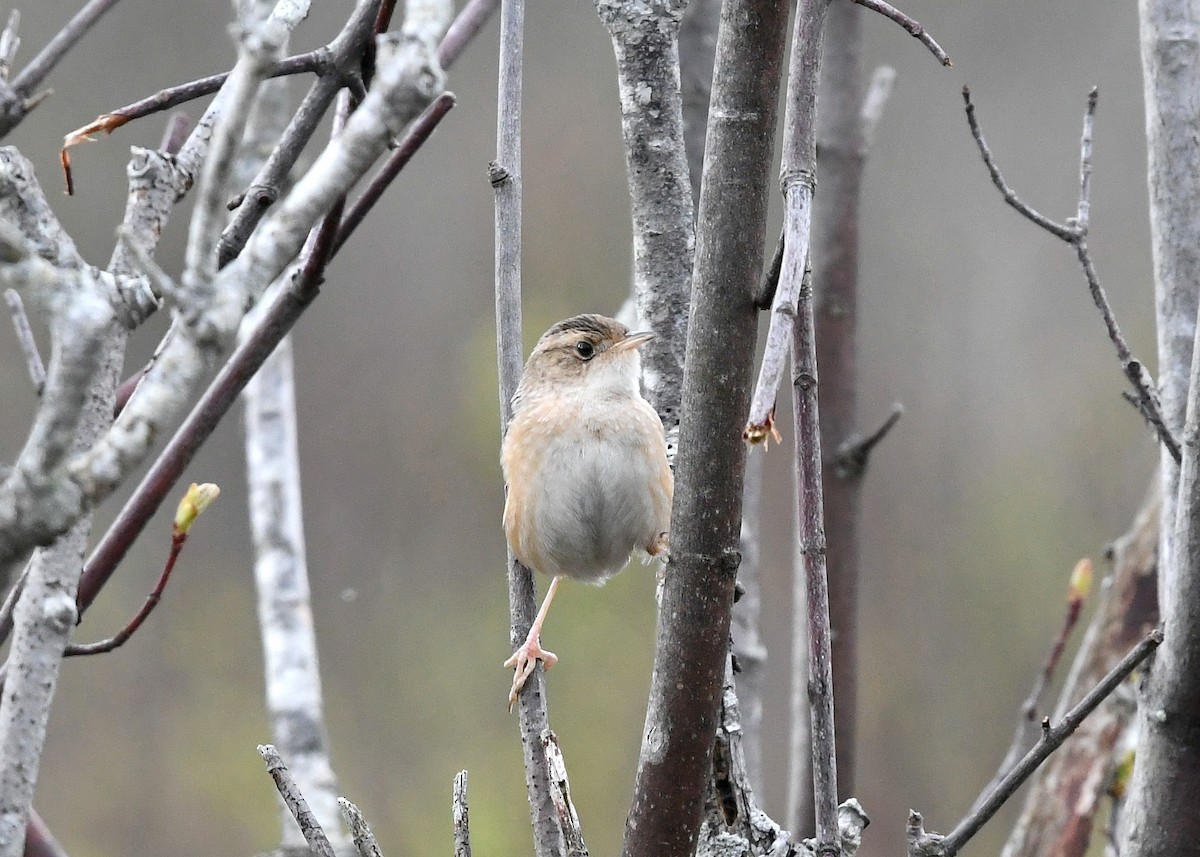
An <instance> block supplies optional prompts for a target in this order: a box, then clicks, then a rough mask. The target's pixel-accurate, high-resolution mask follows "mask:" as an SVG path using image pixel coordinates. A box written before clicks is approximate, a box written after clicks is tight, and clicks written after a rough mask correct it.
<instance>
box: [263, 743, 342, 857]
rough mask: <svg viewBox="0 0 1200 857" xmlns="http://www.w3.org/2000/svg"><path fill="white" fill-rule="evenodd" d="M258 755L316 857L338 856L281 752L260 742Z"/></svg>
mask: <svg viewBox="0 0 1200 857" xmlns="http://www.w3.org/2000/svg"><path fill="white" fill-rule="evenodd" d="M258 755H260V756H262V758H263V761H264V762H266V764H267V773H268V774H270V775H271V779H273V780H274V781H275V788H277V789H279V796H280V797H282V798H283V802H284V803H285V804H287V808H288V809H289V810H291V813H292V816H293V817H294V818H295V819H296V823H297V824H299V825H300V832H301V833H303V834H304V839H305V841H307V842H308V847H309V848H311V849H312V853H313V854H314V855H316V857H337V853H336V852H335V851H334V850H333V846H332V845H330V844H329V838H328V837H327V836H326V835H325V831H324V830H322V829H321V825H320V823H318V822H317V819H316V816H314V815H313V814H312V810H310V809H309V808H308V801H306V800H305V799H304V795H302V794H301V793H300V790H299V789H298V788H296V782H295V780H293V779H292V775H291V774H290V773H289V772H288V769H287V765H285V764H284V763H283V759H282V758H280V756H279V753H278V752H276V750H275V748H274V747H273V746H271V745H270V744H259V745H258Z"/></svg>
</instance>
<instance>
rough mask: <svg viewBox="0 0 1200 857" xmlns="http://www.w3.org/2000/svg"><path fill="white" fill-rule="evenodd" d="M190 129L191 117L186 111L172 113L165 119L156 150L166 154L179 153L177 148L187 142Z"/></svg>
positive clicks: (180, 147)
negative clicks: (165, 123) (164, 125)
mask: <svg viewBox="0 0 1200 857" xmlns="http://www.w3.org/2000/svg"><path fill="white" fill-rule="evenodd" d="M191 131H192V120H191V117H189V116H188V115H187V114H186V113H172V114H171V116H170V118H169V119H167V125H166V127H165V128H163V135H162V140H161V142H159V144H158V150H159V151H160V152H165V153H166V154H168V155H177V154H179V150H180V149H182V148H183V144H184V143H185V142H187V138H188V135H189V134H190V133H191Z"/></svg>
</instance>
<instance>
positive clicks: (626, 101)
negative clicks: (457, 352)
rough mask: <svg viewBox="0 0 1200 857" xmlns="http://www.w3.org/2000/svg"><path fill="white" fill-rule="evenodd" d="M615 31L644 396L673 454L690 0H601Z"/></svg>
mask: <svg viewBox="0 0 1200 857" xmlns="http://www.w3.org/2000/svg"><path fill="white" fill-rule="evenodd" d="M595 4H596V12H597V14H598V15H599V16H600V20H601V21H602V22H603V23H604V26H605V28H607V30H608V32H609V35H610V36H611V37H612V43H613V51H614V53H615V54H616V58H617V87H618V91H619V94H620V99H621V130H622V134H623V137H624V140H625V168H626V174H627V176H628V178H629V194H630V203H631V208H632V212H633V279H634V290H635V292H636V294H637V305H638V319H639V327H646V328H648V329H650V330H653V331H654V332H655V334H657V336H656V337H655V339H654V340H652V341H651V342H649V343H648V344H647V345H645V346H644V347H643V348H642V355H643V356H642V381H643V385H644V387H645V393H646V399H647V400H648V401H649V402H650V404H651V405H653V406H654V409H655V410H656V411H658V415H659V416H660V417H661V418H662V421H663V425H664V426H665V427H666V429H667V455H668V457H669V458H671V459H672V460H673V459H674V456H675V450H676V446H677V438H678V425H679V401H680V391H681V390H682V389H683V356H684V350H685V346H686V337H687V324H688V293H689V290H690V288H691V278H692V255H693V252H694V251H695V231H694V227H693V215H692V194H691V187H690V185H689V183H688V163H687V156H686V154H685V150H684V137H683V99H682V95H681V92H680V80H679V28H680V21H681V19H682V17H683V10H684V7H685V6H686V5H687V0H650V2H629V0H595Z"/></svg>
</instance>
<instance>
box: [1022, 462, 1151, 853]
mask: <svg viewBox="0 0 1200 857" xmlns="http://www.w3.org/2000/svg"><path fill="white" fill-rule="evenodd" d="M1157 482H1158V480H1157V479H1156V480H1154V481H1153V484H1152V485H1151V488H1150V491H1149V492H1148V498H1147V500H1146V502H1145V503H1143V505H1142V508H1141V509H1140V510H1139V512H1138V514H1137V516H1136V517H1135V519H1134V522H1133V524H1132V525H1131V527H1130V529H1129V531H1127V532H1126V533H1125V534H1124V535H1122V536H1121V537H1120V538H1118V539H1116V540H1115V541H1114V542H1113V544H1112V547H1111V549H1110V553H1111V555H1112V557H1113V571H1112V574H1111V575H1110V576H1109V578H1108V579H1106V580H1105V581H1103V583H1102V584H1101V588H1100V592H1099V596H1098V598H1097V604H1096V607H1095V610H1094V611H1093V613H1092V621H1091V624H1090V626H1089V627H1088V630H1087V633H1086V634H1085V635H1084V638H1083V642H1082V643H1080V646H1079V651H1078V653H1077V654H1076V656H1075V662H1074V664H1073V665H1072V667H1071V670H1070V672H1069V674H1068V675H1067V678H1066V681H1065V682H1064V683H1063V690H1062V694H1061V695H1060V697H1059V701H1058V704H1057V706H1056V708H1055V711H1056V713H1055V715H1054V716H1055V717H1060V716H1062V713H1063V712H1065V711H1067V710H1068V709H1069V708H1070V707H1071V706H1073V705H1075V703H1076V702H1078V701H1079V698H1080V697H1081V696H1082V695H1083V693H1084V692H1085V691H1086V690H1087V689H1089V688H1091V687H1092V686H1094V685H1095V684H1096V683H1097V682H1098V681H1099V680H1100V679H1101V678H1103V677H1104V675H1105V674H1106V673H1107V672H1108V671H1109V670H1110V669H1112V667H1113V666H1114V665H1115V664H1116V663H1117V661H1119V660H1120V658H1121V657H1122V656H1123V655H1124V653H1125V652H1127V651H1128V650H1129V648H1130V647H1131V646H1132V645H1134V644H1135V643H1136V641H1137V640H1138V639H1140V638H1141V637H1143V636H1145V635H1146V634H1147V633H1149V632H1150V631H1151V630H1153V628H1154V626H1155V625H1156V624H1157V622H1158V599H1157V592H1156V586H1155V584H1156V580H1155V571H1156V565H1157V562H1156V560H1157V556H1156V554H1157V548H1158V529H1159V517H1158V513H1159V507H1160V505H1161V498H1160V496H1159V487H1158V484H1157ZM1135 716H1136V703H1135V700H1134V693H1133V688H1132V687H1129V686H1128V685H1126V686H1124V687H1122V688H1121V690H1119V691H1118V692H1117V693H1114V694H1113V695H1112V696H1110V697H1109V698H1108V699H1107V700H1106V701H1105V702H1104V704H1103V705H1101V706H1100V708H1099V709H1098V710H1097V711H1095V712H1094V713H1093V714H1092V715H1091V716H1090V717H1088V719H1087V720H1086V721H1084V723H1083V724H1082V725H1081V726H1080V727H1079V730H1078V731H1077V732H1076V733H1075V735H1074V737H1072V739H1071V741H1069V742H1068V743H1067V744H1066V745H1065V746H1063V747H1062V748H1061V749H1059V751H1058V752H1057V753H1055V754H1054V755H1053V756H1051V757H1050V759H1049V760H1048V761H1047V762H1046V764H1045V765H1043V766H1042V767H1041V768H1040V769H1039V770H1038V775H1037V777H1036V778H1035V779H1034V781H1033V782H1032V784H1031V787H1030V789H1029V790H1028V792H1027V793H1026V795H1025V804H1024V807H1023V809H1022V811H1021V815H1020V817H1019V819H1018V821H1017V823H1016V825H1014V827H1013V830H1012V833H1011V834H1010V835H1009V837H1008V841H1007V842H1006V843H1005V846H1004V851H1003V854H1004V857H1083V855H1084V854H1085V853H1086V852H1087V850H1088V845H1089V842H1090V840H1091V837H1092V831H1093V828H1094V826H1095V821H1096V819H1097V817H1098V816H1099V814H1100V813H1101V810H1102V808H1103V805H1104V803H1105V798H1106V797H1107V794H1106V792H1107V790H1108V788H1109V787H1110V784H1112V783H1113V781H1114V774H1115V772H1116V769H1117V766H1118V764H1119V762H1120V760H1121V758H1122V753H1121V747H1120V745H1121V743H1122V739H1123V736H1125V735H1126V734H1127V733H1128V731H1129V727H1130V724H1131V722H1132V720H1133V718H1134V717H1135Z"/></svg>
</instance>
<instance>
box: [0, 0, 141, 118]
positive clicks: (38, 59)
mask: <svg viewBox="0 0 1200 857" xmlns="http://www.w3.org/2000/svg"><path fill="white" fill-rule="evenodd" d="M116 3H117V0H90V2H88V3H87V4H86V5H85V6H84V7H83V8H82V9H80V10H79V11H78V12H77V13H75V17H73V18H72V19H71V20H70V21H68V22H67V23H66V25H65V26H63V28H62V29H61V30H59V31H58V32H57V33H55V34H54V37H53V38H51V39H50V41H49V42H47V43H46V46H45V47H43V48H42V49H41V51H39V52H38V54H37V56H35V57H34V58H33V59H32V60H30V61H29V64H28V65H26V66H25V68H23V69H21V71H20V72H19V73H18V74H17V76H16V77H15V78H13V81H12V83H11V85H10V84H7V83H6V84H4V85H3V87H0V90H2V93H3V97H2V98H0V137H3V136H4V135H5V134H7V133H8V132H9V131H11V130H12V129H13V128H15V127H16V126H17V125H18V124H20V122H21V120H22V119H24V118H25V116H26V115H27V114H28V113H29V112H30V111H31V110H33V109H34V108H35V107H37V106H38V105H39V104H41V103H42V101H43V100H44V99H45V97H46V96H47V95H49V94H50V92H49V90H47V91H44V92H41V93H36V94H35V93H34V90H35V89H36V88H37V87H38V85H39V84H41V82H42V81H43V80H45V78H46V76H47V75H48V74H50V72H51V71H52V70H53V69H54V67H55V66H56V65H58V63H59V61H60V60H61V59H62V58H63V57H64V56H66V54H67V52H68V51H69V50H71V48H73V47H74V46H75V43H76V42H78V41H79V40H80V39H82V38H83V37H84V36H85V35H87V32H88V30H90V29H91V28H92V26H93V25H94V24H95V23H96V21H98V20H99V19H100V17H101V16H102V15H103V14H104V13H105V12H107V11H108V10H109V9H111V8H112V7H113V6H115V5H116ZM19 21H20V18H19V17H13V16H10V17H9V22H8V27H7V28H6V29H5V34H6V36H7V38H5V39H4V40H3V41H4V44H3V51H4V54H5V56H4V67H5V70H6V73H5V75H4V78H5V79H7V77H8V74H7V69H8V68H10V67H11V63H12V59H13V56H14V55H15V54H16V50H17V47H18V45H19V44H20V40H19V39H18V38H17V37H16V31H17V25H18V23H19Z"/></svg>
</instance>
